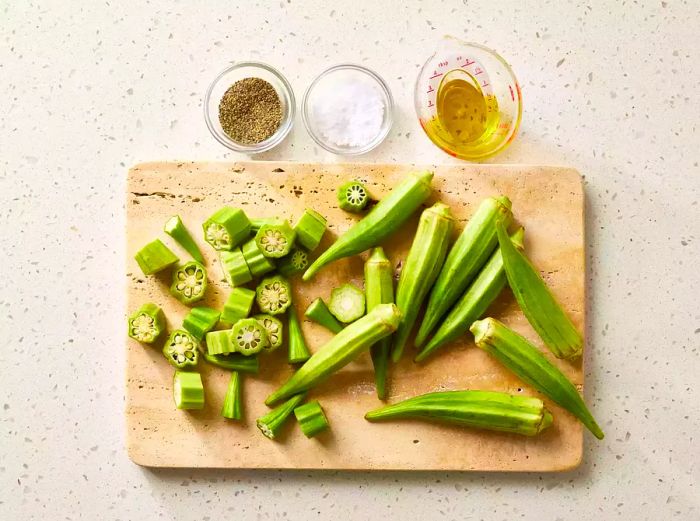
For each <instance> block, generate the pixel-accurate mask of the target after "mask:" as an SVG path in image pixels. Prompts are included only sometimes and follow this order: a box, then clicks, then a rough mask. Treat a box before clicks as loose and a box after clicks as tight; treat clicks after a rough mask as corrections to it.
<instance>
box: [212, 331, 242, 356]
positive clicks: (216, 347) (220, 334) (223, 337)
mask: <svg viewBox="0 0 700 521" xmlns="http://www.w3.org/2000/svg"><path fill="white" fill-rule="evenodd" d="M205 343H206V345H207V353H209V354H210V355H214V356H216V355H227V354H229V353H233V352H235V351H236V348H235V347H234V345H233V342H232V341H231V330H230V329H222V330H219V331H210V332H209V333H207V336H206V340H205Z"/></svg>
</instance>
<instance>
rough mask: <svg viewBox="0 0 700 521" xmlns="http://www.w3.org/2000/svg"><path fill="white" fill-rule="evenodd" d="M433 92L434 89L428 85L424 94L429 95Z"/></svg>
mask: <svg viewBox="0 0 700 521" xmlns="http://www.w3.org/2000/svg"><path fill="white" fill-rule="evenodd" d="M434 90H435V89H434V88H433V86H432V85H428V91H427V92H426V94H430V93H431V92H433V91H434Z"/></svg>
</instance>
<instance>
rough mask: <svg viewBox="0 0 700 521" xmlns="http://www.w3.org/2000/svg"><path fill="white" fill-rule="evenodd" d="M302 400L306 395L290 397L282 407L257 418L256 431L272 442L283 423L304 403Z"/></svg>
mask: <svg viewBox="0 0 700 521" xmlns="http://www.w3.org/2000/svg"><path fill="white" fill-rule="evenodd" d="M304 398H306V393H300V394H297V395H295V396H292V397H291V398H290V399H289V400H287V401H286V402H284V403H283V404H282V405H279V406H278V407H275V408H274V409H272V410H271V411H270V412H268V413H267V414H266V415H265V416H262V417H260V418H258V419H257V420H256V421H255V424H256V425H257V426H258V429H260V432H262V433H263V434H264V435H265V436H266V437H268V438H270V439H271V440H274V439H275V438H276V437H277V436H278V435H279V433H280V431H281V430H282V426H283V425H284V422H286V421H287V419H288V418H289V417H290V416H291V415H292V412H294V409H296V408H297V406H298V405H299V404H300V403H301V402H303V401H304Z"/></svg>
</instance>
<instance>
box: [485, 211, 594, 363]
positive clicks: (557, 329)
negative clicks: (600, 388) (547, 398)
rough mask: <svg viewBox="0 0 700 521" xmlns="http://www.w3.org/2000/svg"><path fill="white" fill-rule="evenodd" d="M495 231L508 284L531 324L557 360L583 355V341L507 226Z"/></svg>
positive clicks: (502, 225)
mask: <svg viewBox="0 0 700 521" xmlns="http://www.w3.org/2000/svg"><path fill="white" fill-rule="evenodd" d="M496 230H497V234H498V241H499V243H500V244H501V251H502V252H503V265H504V268H505V272H506V276H507V278H508V284H509V286H510V288H511V289H512V290H513V295H515V298H516V300H517V301H518V304H519V305H520V309H522V311H523V313H524V314H525V316H526V317H527V320H528V322H530V325H531V326H532V327H533V329H534V330H535V331H537V334H539V335H540V338H542V340H544V343H545V345H546V346H547V347H548V348H549V350H550V351H551V352H552V353H554V356H556V357H557V358H566V359H569V360H571V359H573V358H577V357H579V356H581V351H582V350H583V338H582V337H581V334H580V333H579V332H578V330H577V329H576V326H574V324H573V322H571V319H570V318H569V316H568V315H567V314H566V313H565V312H564V310H563V309H562V307H561V306H560V305H559V303H558V302H557V301H556V299H555V298H554V295H552V293H551V292H550V291H549V288H548V287H547V284H546V283H545V281H544V280H542V277H541V276H540V274H539V272H538V271H537V270H536V269H535V267H534V266H533V265H532V264H531V263H530V261H529V260H528V258H527V257H526V256H525V254H524V253H522V252H521V251H519V250H518V249H517V248H515V247H514V246H513V244H512V243H511V242H510V241H509V240H508V234H507V233H506V229H505V226H504V224H503V223H501V222H497V223H496Z"/></svg>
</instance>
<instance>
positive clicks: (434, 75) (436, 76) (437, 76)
mask: <svg viewBox="0 0 700 521" xmlns="http://www.w3.org/2000/svg"><path fill="white" fill-rule="evenodd" d="M440 76H442V73H441V72H438V71H433V75H432V76H431V77H430V78H429V79H431V80H434V79H435V78H439V77H440Z"/></svg>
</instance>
